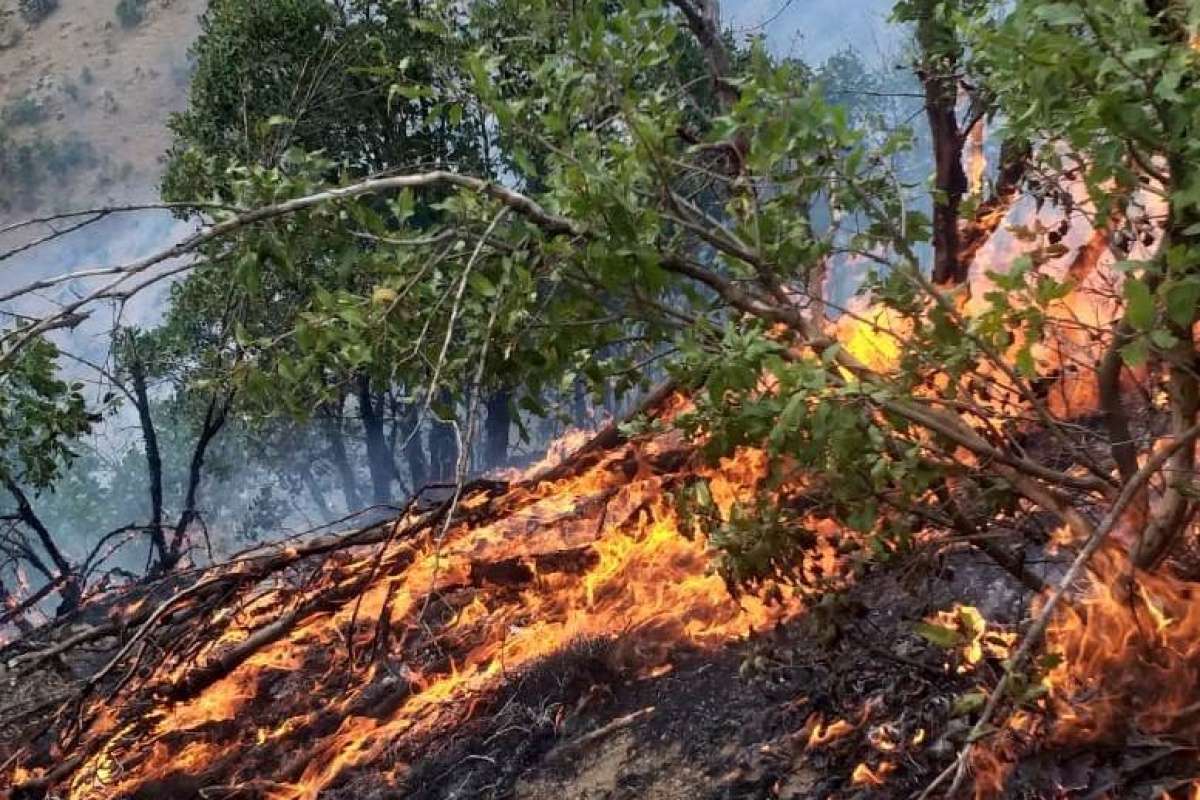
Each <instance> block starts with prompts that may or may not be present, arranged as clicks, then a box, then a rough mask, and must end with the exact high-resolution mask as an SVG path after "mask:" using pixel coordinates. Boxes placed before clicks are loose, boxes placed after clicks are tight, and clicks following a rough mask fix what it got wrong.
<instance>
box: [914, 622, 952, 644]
mask: <svg viewBox="0 0 1200 800" xmlns="http://www.w3.org/2000/svg"><path fill="white" fill-rule="evenodd" d="M913 633H915V634H917V635H918V636H920V637H921V638H923V639H926V640H928V641H929V642H930V643H932V644H934V645H937V646H938V647H941V648H942V649H944V650H950V649H952V648H954V647H957V646H958V645H959V644H960V643H961V642H962V637H961V636H959V633H958V631H956V630H955V629H954V628H947V627H944V626H942V625H932V624H930V623H928V622H918V623H917V624H916V625H913Z"/></svg>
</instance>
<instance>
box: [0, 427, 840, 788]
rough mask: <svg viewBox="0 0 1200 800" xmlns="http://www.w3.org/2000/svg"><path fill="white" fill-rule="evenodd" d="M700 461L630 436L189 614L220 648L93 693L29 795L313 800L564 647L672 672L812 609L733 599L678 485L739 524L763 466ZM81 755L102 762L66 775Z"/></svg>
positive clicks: (204, 643)
mask: <svg viewBox="0 0 1200 800" xmlns="http://www.w3.org/2000/svg"><path fill="white" fill-rule="evenodd" d="M692 462H693V456H692V453H691V450H690V448H688V447H686V446H685V445H684V444H683V443H682V441H681V440H680V439H679V438H678V437H677V436H676V435H669V434H668V435H661V436H659V437H657V438H655V439H652V440H649V441H641V442H637V443H634V444H626V445H624V446H621V447H617V448H613V449H612V450H609V451H605V452H603V453H601V454H600V455H599V457H598V458H594V459H593V461H592V463H590V464H588V465H587V466H586V468H582V469H580V468H578V465H573V464H572V462H570V461H565V462H563V465H564V466H566V467H568V468H570V469H569V470H568V471H567V472H566V474H561V473H562V471H563V470H562V467H560V468H559V472H560V476H558V477H556V478H555V479H554V480H551V481H537V480H536V479H534V480H526V481H524V482H522V483H516V484H513V487H512V488H511V489H508V490H506V491H505V490H502V489H501V490H498V487H495V486H491V487H485V488H474V489H469V490H468V491H467V492H466V493H465V494H464V495H463V497H462V499H461V502H460V503H459V506H460V507H461V509H462V511H461V514H462V515H463V516H464V517H466V518H467V521H458V519H457V518H456V519H455V520H454V521H452V522H450V523H448V524H447V523H446V522H445V518H444V517H442V518H440V521H438V522H431V519H432V518H431V517H430V516H429V514H428V512H426V514H425V516H424V517H423V516H422V514H421V513H418V512H416V511H413V512H411V513H410V514H409V515H408V516H407V517H406V518H405V519H403V520H401V521H399V522H397V523H394V524H392V525H390V526H388V527H389V531H388V532H387V533H386V535H385V536H384V537H383V538H382V540H381V541H380V542H379V544H377V545H375V546H374V547H365V546H363V547H358V548H352V549H339V550H337V551H335V552H334V553H333V554H332V555H330V556H329V557H328V558H326V559H324V560H323V561H317V562H316V563H310V564H309V565H308V566H303V564H304V562H303V560H302V559H300V560H297V561H296V563H295V564H294V566H293V568H292V569H290V570H288V571H287V572H286V573H284V572H279V573H275V574H272V575H270V576H268V577H265V578H264V579H263V580H261V581H248V582H247V583H246V584H244V585H243V586H242V587H241V589H240V591H237V592H231V594H232V595H233V596H227V597H224V598H222V601H223V602H221V603H218V604H206V603H204V602H200V601H196V602H195V603H194V604H189V603H187V602H185V601H181V602H179V603H178V604H177V607H176V609H175V612H174V613H177V614H186V613H187V609H189V608H190V609H194V611H195V613H198V614H200V615H202V618H203V619H204V620H205V623H204V624H203V625H201V626H198V629H205V628H207V629H208V630H209V631H210V632H209V634H208V635H207V637H202V636H199V635H195V636H194V637H192V638H191V640H190V641H174V642H159V643H156V645H155V646H156V647H162V648H163V649H164V650H165V652H164V653H163V654H162V656H163V657H162V658H161V659H160V661H159V666H157V667H152V668H142V667H141V664H140V659H138V660H135V661H134V663H133V664H132V666H125V665H123V667H122V668H123V669H127V670H128V671H127V672H126V673H125V674H124V676H123V677H121V678H120V679H119V680H118V681H117V682H116V684H115V685H113V686H108V687H105V692H106V693H105V694H104V695H103V696H98V697H94V698H92V699H90V700H87V701H86V703H85V705H84V706H83V707H82V708H83V711H82V713H81V716H80V724H79V728H78V730H77V732H76V734H74V738H73V739H71V740H68V741H63V742H56V743H54V744H53V745H51V747H50V750H49V751H48V752H47V753H45V754H44V755H42V756H41V759H40V760H41V764H40V765H39V764H38V761H39V758H38V757H37V756H36V754H31V753H27V754H26V756H25V757H23V758H22V759H21V766H20V767H18V772H17V773H16V775H15V776H14V783H15V784H16V788H17V790H18V792H20V791H21V787H22V784H24V785H25V786H27V787H30V786H47V787H57V789H56V790H57V791H60V792H63V793H64V795H65V796H67V797H70V798H74V800H93V799H95V800H99V799H100V798H118V797H122V798H123V797H151V796H158V797H161V796H177V793H178V794H186V793H187V792H189V791H192V790H193V789H195V788H198V787H201V786H206V787H210V788H209V789H208V790H206V791H226V792H227V794H222V795H220V796H261V797H265V798H272V799H277V800H284V798H288V799H290V800H300V799H301V798H315V797H317V796H318V794H320V793H321V792H322V791H323V790H326V789H328V788H330V787H335V786H337V785H339V783H340V782H345V781H347V780H351V779H352V776H353V775H354V773H355V770H356V768H359V767H365V766H367V765H371V766H372V768H373V769H374V770H375V771H376V773H377V774H384V773H386V774H388V775H391V776H392V778H391V780H396V779H397V777H398V776H401V775H403V773H404V770H405V759H404V757H403V755H402V754H403V753H404V752H405V746H406V744H407V745H415V744H416V743H419V742H421V741H425V740H428V739H429V738H430V737H434V736H436V735H437V732H438V731H439V730H445V729H448V728H451V727H454V726H456V725H459V724H462V722H464V721H465V720H467V719H469V718H470V717H471V716H472V715H473V714H475V713H477V712H478V711H480V710H482V709H484V708H486V707H487V706H488V705H489V704H490V703H493V702H494V701H495V697H496V690H497V689H498V687H500V686H501V685H503V684H504V683H506V682H509V681H513V680H519V679H520V676H521V675H522V674H523V673H524V672H526V671H527V670H529V669H530V668H533V667H534V666H535V665H536V664H537V663H538V662H539V661H540V660H542V659H545V658H546V657H548V656H551V655H553V654H554V653H556V652H559V651H562V650H563V649H564V648H570V647H572V646H577V645H578V643H581V642H588V641H599V640H609V639H611V640H613V641H614V647H615V649H616V653H617V655H616V656H615V657H617V658H620V659H621V660H623V661H624V662H625V666H627V667H629V668H630V669H631V670H632V672H633V673H634V674H639V673H641V674H646V673H649V672H650V671H652V670H657V673H656V674H660V673H661V671H662V670H663V668H664V665H666V664H668V663H669V659H670V653H671V652H672V651H673V650H675V649H677V648H679V647H691V648H697V647H698V648H707V647H715V646H719V645H722V644H724V643H726V642H728V641H730V640H731V639H736V638H737V637H740V636H743V635H745V634H746V633H747V632H749V631H750V630H752V629H756V628H760V629H761V628H762V627H764V626H767V625H769V624H771V623H772V622H774V621H777V620H779V619H782V618H784V617H786V616H788V615H790V614H792V613H794V612H795V610H796V606H795V605H794V604H792V603H789V602H785V601H778V602H775V603H773V604H771V605H768V604H767V603H766V602H764V601H763V600H762V599H760V598H758V597H756V596H754V595H744V596H742V597H741V598H740V600H739V601H737V602H733V601H731V600H730V598H729V596H728V594H727V592H726V589H725V586H724V584H723V582H722V580H721V578H719V577H718V576H716V575H713V574H711V573H710V572H709V569H708V559H707V553H706V548H705V544H704V542H703V539H702V537H698V538H693V537H685V536H684V535H682V533H681V531H680V529H679V521H678V519H677V518H676V516H675V514H674V512H673V510H672V508H671V504H670V502H669V495H668V490H669V489H670V487H671V486H672V485H673V484H675V483H678V482H679V481H680V480H681V479H683V478H685V477H687V476H688V475H693V474H701V473H704V474H706V475H707V476H708V478H709V480H710V483H711V485H712V486H713V495H714V499H715V502H716V503H717V506H718V507H719V508H721V509H723V511H724V512H725V513H728V510H729V507H730V505H731V504H732V503H733V501H734V499H735V498H739V497H748V496H749V495H750V494H751V493H752V492H753V489H754V487H755V486H756V485H757V483H758V482H759V481H760V480H761V479H762V477H763V475H764V467H765V459H763V458H762V457H761V456H760V455H758V456H756V455H755V454H754V453H752V452H747V453H744V454H743V455H741V456H739V457H738V458H736V459H732V460H726V461H724V462H722V464H721V465H720V467H719V468H715V469H713V468H702V467H699V466H696V465H693V463H692ZM292 549H293V551H294V555H295V556H298V555H299V554H300V553H299V551H298V550H297V549H296V548H295V547H293V548H292ZM820 557H821V558H822V559H824V560H826V561H827V559H828V554H825V555H822V556H820ZM254 559H255V555H254V554H253V553H250V554H247V555H246V557H245V558H244V559H243V560H242V561H241V562H240V566H239V562H235V563H234V565H233V566H231V567H230V568H229V570H230V571H231V573H232V574H234V575H236V574H237V572H238V570H239V569H247V570H249V569H251V568H250V567H248V566H247V565H252V564H253V563H254ZM221 580H222V578H221V577H220V576H219V575H218V576H216V577H213V578H210V579H209V581H210V582H213V581H217V582H219V581H221ZM204 584H205V581H204V580H201V581H200V582H199V584H197V585H198V586H203V585H204ZM235 585H236V584H235ZM194 589H195V586H193V591H194ZM187 591H189V590H185V591H184V592H183V593H181V594H184V593H186V592H187ZM142 624H143V625H147V623H145V622H143V623H142ZM212 631H215V635H214V634H213V633H212ZM186 638H188V637H185V639H186ZM146 641H148V639H146V640H144V641H143V646H142V647H143V650H144V649H145V648H146ZM114 663H115V661H114ZM113 709H120V710H113ZM60 713H70V712H68V711H65V710H64V711H62V712H60ZM840 730H841V729H840V728H839V727H838V725H837V724H836V723H835V724H833V725H831V726H830V731H829V735H828V736H829V737H832V736H836V735H839V732H840ZM815 733H816V732H815V731H814V734H815ZM827 738H828V737H827ZM66 748H69V752H70V753H71V754H80V753H82V754H85V757H83V758H82V759H78V760H77V762H76V763H73V764H70V769H63V766H62V763H61V761H60V759H61V758H62V757H63V756H62V754H63V753H64V752H65V751H66ZM47 759H48V761H47ZM266 776H271V779H270V780H269V781H264V780H263V779H264V778H265V777H266ZM214 787H226V788H225V789H223V790H220V789H218V788H214ZM238 792H241V793H242V794H238ZM205 796H210V795H209V794H206V795H205ZM211 796H216V795H211Z"/></svg>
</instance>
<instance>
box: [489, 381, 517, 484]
mask: <svg viewBox="0 0 1200 800" xmlns="http://www.w3.org/2000/svg"><path fill="white" fill-rule="evenodd" d="M511 401H512V392H510V391H507V390H504V389H502V390H500V391H498V392H496V393H494V394H493V395H492V396H491V397H489V398H488V400H487V422H486V424H485V427H484V438H485V442H484V448H483V452H484V466H485V467H499V466H503V465H504V464H505V463H506V462H507V461H508V436H509V431H510V430H511V428H512V411H511V409H510V407H509V404H510V402H511Z"/></svg>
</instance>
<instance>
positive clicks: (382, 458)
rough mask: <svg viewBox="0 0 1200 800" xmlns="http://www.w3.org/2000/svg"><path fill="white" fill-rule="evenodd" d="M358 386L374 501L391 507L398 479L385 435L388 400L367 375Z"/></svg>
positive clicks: (358, 379) (359, 381) (359, 379)
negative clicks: (375, 390)
mask: <svg viewBox="0 0 1200 800" xmlns="http://www.w3.org/2000/svg"><path fill="white" fill-rule="evenodd" d="M356 382H357V389H358V412H359V415H360V416H361V417H362V425H363V443H364V444H365V445H366V448H367V469H368V470H369V471H370V473H371V501H372V502H373V503H377V504H384V503H389V502H391V500H392V479H393V478H394V477H395V475H396V465H395V463H394V462H393V461H392V449H391V447H389V446H388V441H387V437H386V436H385V435H384V431H383V401H384V397H383V395H382V394H381V393H377V392H372V391H371V379H370V378H369V377H367V376H366V375H359V376H358V378H357V379H356Z"/></svg>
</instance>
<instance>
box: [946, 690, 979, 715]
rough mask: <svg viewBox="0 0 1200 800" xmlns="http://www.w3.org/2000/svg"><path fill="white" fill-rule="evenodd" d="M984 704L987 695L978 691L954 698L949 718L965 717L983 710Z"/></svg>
mask: <svg viewBox="0 0 1200 800" xmlns="http://www.w3.org/2000/svg"><path fill="white" fill-rule="evenodd" d="M986 702H987V694H986V693H984V692H981V691H978V690H976V691H971V692H967V693H966V694H961V695H959V696H958V697H956V698H955V700H954V704H953V705H952V706H950V716H952V717H962V716H966V715H967V714H970V713H972V712H975V711H978V710H979V709H981V708H983V705H984V703H986Z"/></svg>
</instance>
